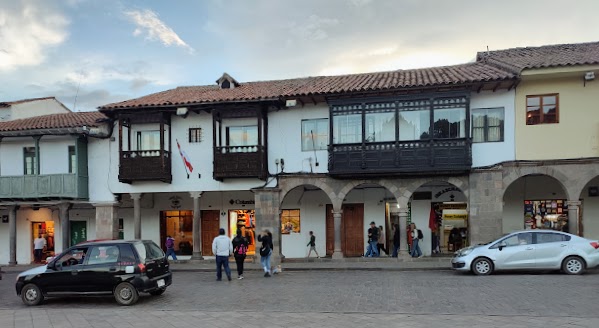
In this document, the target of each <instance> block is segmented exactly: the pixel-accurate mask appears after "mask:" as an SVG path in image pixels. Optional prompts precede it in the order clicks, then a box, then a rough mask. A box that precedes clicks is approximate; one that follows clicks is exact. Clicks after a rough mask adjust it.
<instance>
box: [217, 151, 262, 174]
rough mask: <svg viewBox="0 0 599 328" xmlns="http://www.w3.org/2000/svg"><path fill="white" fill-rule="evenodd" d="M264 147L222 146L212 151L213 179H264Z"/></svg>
mask: <svg viewBox="0 0 599 328" xmlns="http://www.w3.org/2000/svg"><path fill="white" fill-rule="evenodd" d="M266 165H267V163H266V147H264V146H222V147H216V149H215V153H214V179H215V180H223V179H229V178H258V179H262V180H264V179H266V176H267V167H266Z"/></svg>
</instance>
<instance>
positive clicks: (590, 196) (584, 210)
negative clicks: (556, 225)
mask: <svg viewBox="0 0 599 328" xmlns="http://www.w3.org/2000/svg"><path fill="white" fill-rule="evenodd" d="M579 199H580V202H581V204H580V207H579V208H580V213H579V217H580V218H581V224H580V228H581V229H580V231H579V233H580V235H581V236H583V237H585V238H589V239H599V176H596V177H595V178H593V179H592V180H591V181H589V182H588V183H587V184H586V185H585V186H584V188H583V189H582V192H581V194H580V198H579Z"/></svg>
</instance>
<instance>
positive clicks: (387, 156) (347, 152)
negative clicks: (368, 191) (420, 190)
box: [329, 139, 472, 176]
mask: <svg viewBox="0 0 599 328" xmlns="http://www.w3.org/2000/svg"><path fill="white" fill-rule="evenodd" d="M471 166H472V152H471V143H470V140H469V139H437V140H416V141H399V142H377V143H368V144H366V145H362V144H337V145H333V146H332V147H331V148H330V150H329V173H330V174H331V175H337V176H356V175H359V176H376V175H379V176H385V175H401V174H406V175H411V174H414V175H418V174H451V173H458V172H465V171H468V170H469V169H470V168H471Z"/></svg>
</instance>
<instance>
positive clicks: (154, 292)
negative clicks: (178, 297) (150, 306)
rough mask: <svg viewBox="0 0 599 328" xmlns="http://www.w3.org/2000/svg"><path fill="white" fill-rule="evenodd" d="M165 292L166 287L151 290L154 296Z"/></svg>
mask: <svg viewBox="0 0 599 328" xmlns="http://www.w3.org/2000/svg"><path fill="white" fill-rule="evenodd" d="M164 292H166V288H160V289H156V290H153V291H151V292H150V295H152V296H160V295H162V294H164Z"/></svg>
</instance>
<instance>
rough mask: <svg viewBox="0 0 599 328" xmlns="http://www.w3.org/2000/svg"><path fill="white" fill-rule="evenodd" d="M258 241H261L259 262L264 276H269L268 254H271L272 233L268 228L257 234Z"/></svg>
mask: <svg viewBox="0 0 599 328" xmlns="http://www.w3.org/2000/svg"><path fill="white" fill-rule="evenodd" d="M258 241H259V242H262V247H260V263H261V264H262V268H263V269H264V277H270V256H271V255H272V249H273V244H272V233H271V232H270V231H268V229H264V231H262V233H260V234H259V235H258Z"/></svg>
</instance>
